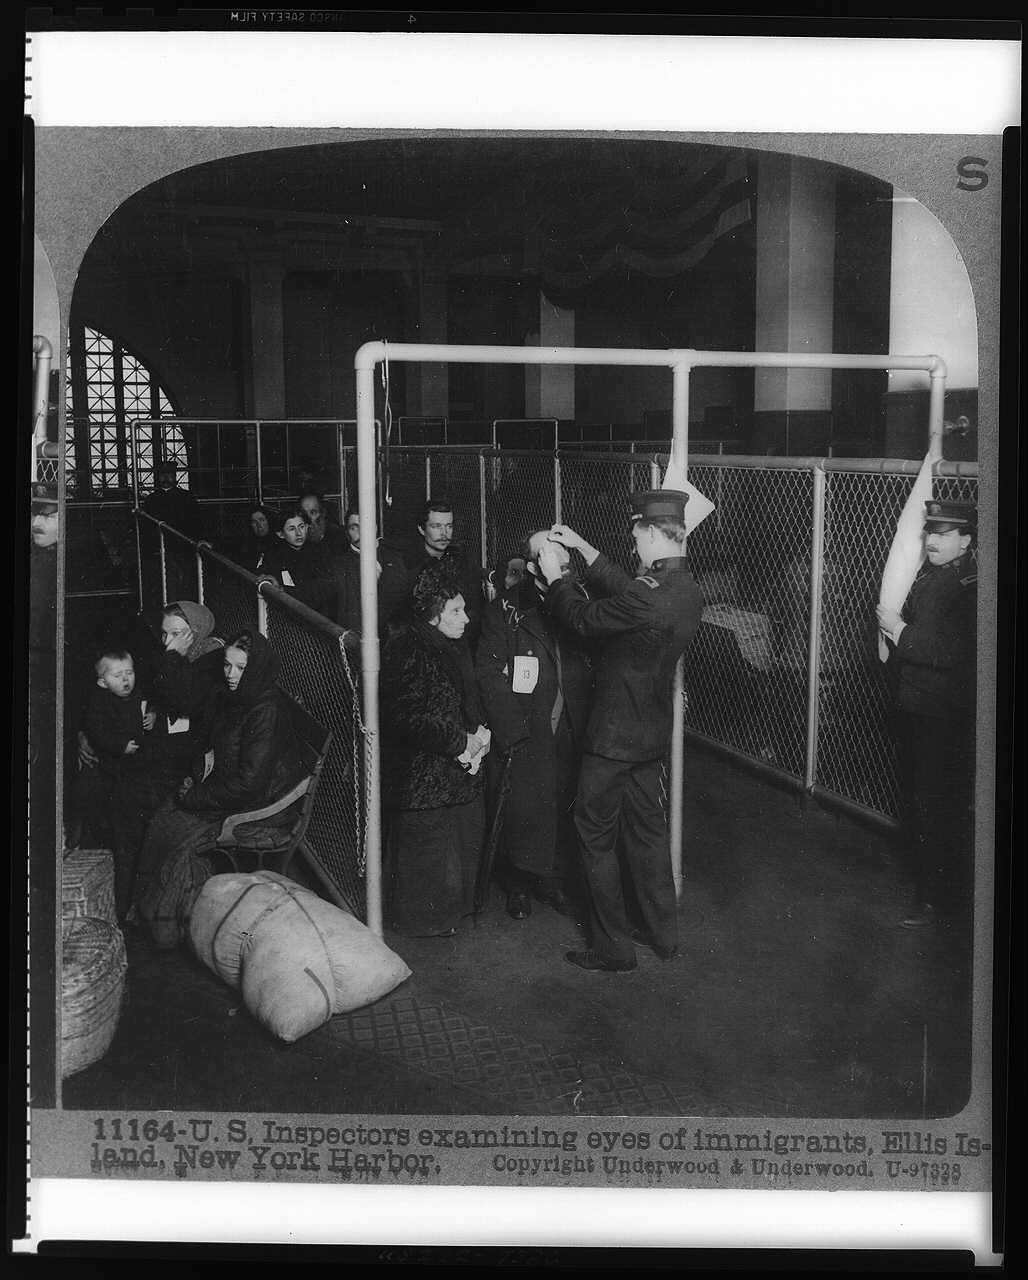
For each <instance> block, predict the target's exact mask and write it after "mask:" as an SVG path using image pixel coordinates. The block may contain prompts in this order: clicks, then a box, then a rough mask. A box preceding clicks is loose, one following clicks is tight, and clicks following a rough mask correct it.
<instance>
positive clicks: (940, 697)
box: [877, 502, 978, 928]
mask: <svg viewBox="0 0 1028 1280" xmlns="http://www.w3.org/2000/svg"><path fill="white" fill-rule="evenodd" d="M977 528H978V513H977V511H976V509H975V508H974V506H972V505H971V504H970V503H967V502H928V503H926V504H925V518H924V545H925V558H926V563H925V564H924V565H923V566H922V568H921V570H920V572H919V573H918V575H917V577H916V578H915V580H914V585H913V586H912V587H911V589H910V594H909V596H908V597H907V600H906V603H905V604H904V606H903V611H902V613H896V612H895V611H893V610H891V609H887V608H885V606H884V605H879V606H878V609H877V614H878V626H879V628H880V630H881V631H882V634H883V635H885V636H886V637H887V639H888V640H889V642H890V648H891V654H890V657H889V669H890V672H891V673H892V674H893V676H894V679H895V689H896V711H895V719H894V723H895V736H896V764H897V773H898V775H899V783H900V788H901V791H902V795H901V797H900V798H901V801H902V804H903V809H904V817H905V823H904V826H905V835H906V839H907V844H908V849H909V854H910V857H911V861H912V866H911V871H912V873H913V880H914V893H915V903H914V906H913V909H912V910H911V911H909V912H908V913H907V914H906V916H905V917H904V918H903V920H902V921H901V923H902V924H904V925H905V926H907V927H908V928H916V927H919V926H923V925H930V924H932V923H933V922H934V921H935V920H936V919H937V917H938V916H944V917H949V918H951V919H960V918H961V917H963V918H965V919H966V918H969V912H970V907H971V895H972V879H973V876H972V871H973V859H972V851H973V845H974V841H973V817H974V813H973V806H974V769H975V659H976V646H975V639H976V637H975V629H976V625H977V606H978V571H977V568H976V566H975V563H974V559H973V557H972V555H971V550H972V547H973V546H974V543H975V539H976V536H977Z"/></svg>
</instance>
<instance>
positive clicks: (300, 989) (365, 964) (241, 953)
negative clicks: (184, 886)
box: [189, 871, 411, 1042]
mask: <svg viewBox="0 0 1028 1280" xmlns="http://www.w3.org/2000/svg"><path fill="white" fill-rule="evenodd" d="M189 937H190V942H191V943H192V947H193V950H194V951H195V953H196V955H197V957H198V958H199V959H200V960H201V961H202V962H203V963H204V964H205V965H206V966H207V967H208V968H209V969H210V970H211V971H212V972H213V973H216V974H217V975H218V977H220V978H222V979H223V980H224V981H225V982H227V983H228V984H229V986H231V987H234V988H235V989H237V990H240V991H242V995H243V1003H244V1004H245V1005H246V1008H247V1009H248V1010H249V1011H250V1013H251V1014H253V1016H254V1017H255V1018H256V1019H257V1021H258V1022H260V1023H261V1024H262V1025H263V1026H264V1027H266V1028H267V1029H268V1030H269V1031H270V1032H271V1033H272V1034H273V1035H276V1036H278V1037H279V1039H280V1040H286V1041H289V1042H291V1041H293V1040H299V1039H300V1037H301V1036H305V1035H307V1034H308V1033H309V1032H311V1031H314V1030H315V1029H316V1028H317V1027H320V1026H321V1025H322V1024H323V1023H325V1022H327V1021H328V1020H329V1018H331V1017H332V1015H333V1014H336V1013H347V1012H349V1011H350V1010H352V1009H359V1008H361V1007H362V1006H363V1005H366V1004H370V1003H371V1002H372V1001H373V1000H378V999H380V998H381V997H382V996H384V995H387V994H388V993H389V992H390V991H392V990H393V988H394V987H397V986H399V984H400V983H401V982H403V981H404V979H406V978H409V977H410V972H411V971H410V969H408V968H407V966H406V964H405V963H404V962H403V960H401V959H400V957H399V956H398V955H396V953H395V952H393V951H391V950H390V949H389V947H387V946H386V944H385V943H384V942H383V941H382V939H381V938H379V937H378V936H377V935H376V934H374V933H372V932H371V930H370V929H368V928H367V927H366V926H365V925H363V924H361V922H360V921H359V920H357V919H356V918H355V917H354V916H352V915H350V914H349V912H346V911H342V910H340V909H339V908H338V907H335V906H333V905H332V904H331V903H329V902H325V901H324V900H323V899H322V898H319V897H318V896H317V894H315V893H311V892H310V890H308V889H304V888H302V887H301V886H300V885H298V884H295V883H294V882H293V881H292V880H287V879H286V877H285V876H280V875H277V874H276V873H275V872H273V871H255V872H250V873H241V872H236V873H233V874H229V875H219V876H212V877H211V878H210V879H209V880H208V881H207V883H206V884H205V885H204V887H203V890H202V892H201V893H200V895H199V897H198V898H197V899H196V902H195V904H194V905H193V910H192V916H191V919H190V923H189Z"/></svg>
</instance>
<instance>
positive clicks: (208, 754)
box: [203, 750, 214, 778]
mask: <svg viewBox="0 0 1028 1280" xmlns="http://www.w3.org/2000/svg"><path fill="white" fill-rule="evenodd" d="M213 771H214V752H213V750H211V751H205V752H204V753H203V776H204V778H209V777H210V776H211V773H212V772H213Z"/></svg>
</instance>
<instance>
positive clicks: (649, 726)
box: [547, 555, 703, 761]
mask: <svg viewBox="0 0 1028 1280" xmlns="http://www.w3.org/2000/svg"><path fill="white" fill-rule="evenodd" d="M585 584H586V586H587V587H588V588H589V590H590V592H591V593H593V594H595V593H602V594H603V596H604V598H602V599H594V600H584V599H583V598H582V597H581V596H580V595H579V594H577V593H576V591H575V589H574V587H573V585H572V584H571V583H568V582H566V581H560V582H556V583H554V584H553V585H552V586H551V587H550V589H549V591H548V593H547V606H548V608H550V609H551V610H552V612H553V614H554V616H555V617H556V618H558V619H559V620H560V621H561V622H564V623H565V624H567V625H568V626H569V627H571V628H573V629H574V630H575V631H577V632H578V634H579V635H581V636H583V637H586V638H597V639H600V640H601V641H602V642H603V643H602V644H601V646H600V651H599V655H598V658H597V663H596V688H595V693H594V696H593V707H592V712H591V714H590V717H589V725H588V728H587V730H586V739H585V750H586V751H587V752H590V753H592V754H593V755H598V756H606V757H608V758H609V759H612V760H628V761H644V760H656V759H658V758H659V757H660V756H662V755H664V753H665V752H666V750H667V747H668V743H669V741H670V738H671V716H672V704H671V695H672V681H673V678H674V671H675V664H676V663H677V661H678V659H679V657H680V656H681V654H682V653H684V651H685V650H686V648H687V647H688V645H689V643H690V641H691V640H692V638H693V636H694V635H695V633H696V629H697V627H698V626H699V624H700V615H701V613H702V611H703V597H702V595H701V593H700V589H699V587H698V586H697V585H696V582H695V580H694V578H693V576H692V573H691V572H690V570H689V567H688V562H687V561H686V559H685V557H684V556H670V557H668V558H667V559H665V560H658V561H656V563H655V564H654V565H653V566H652V568H651V569H650V570H649V572H648V573H645V574H640V575H639V576H638V577H636V578H632V577H631V576H630V575H629V574H627V573H626V572H625V571H624V570H623V569H621V568H619V567H618V566H617V565H616V564H614V563H612V562H611V561H610V560H608V559H607V557H606V556H604V555H600V556H597V558H596V559H595V560H594V561H593V563H592V564H591V565H590V566H589V567H588V570H587V572H586V576H585Z"/></svg>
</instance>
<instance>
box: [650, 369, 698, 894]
mask: <svg viewBox="0 0 1028 1280" xmlns="http://www.w3.org/2000/svg"><path fill="white" fill-rule="evenodd" d="M689 372H690V364H689V361H688V360H685V359H680V360H676V361H675V364H674V366H673V367H672V375H673V383H672V395H673V400H672V405H671V424H672V437H671V457H670V460H669V463H670V467H673V468H675V469H676V470H677V469H680V470H681V474H682V475H683V476H684V475H685V474H686V468H687V467H688V465H689ZM676 464H677V466H676ZM654 487H656V486H654ZM683 550H684V548H683ZM671 698H672V704H671V773H670V777H669V778H668V801H669V807H670V814H669V818H670V837H671V875H672V877H673V879H674V882H675V897H676V898H678V899H680V898H681V896H682V825H683V824H682V809H683V803H684V796H685V785H684V773H685V670H684V660H683V659H682V658H679V659H678V661H677V663H676V664H675V677H674V681H673V682H672V687H671Z"/></svg>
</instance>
